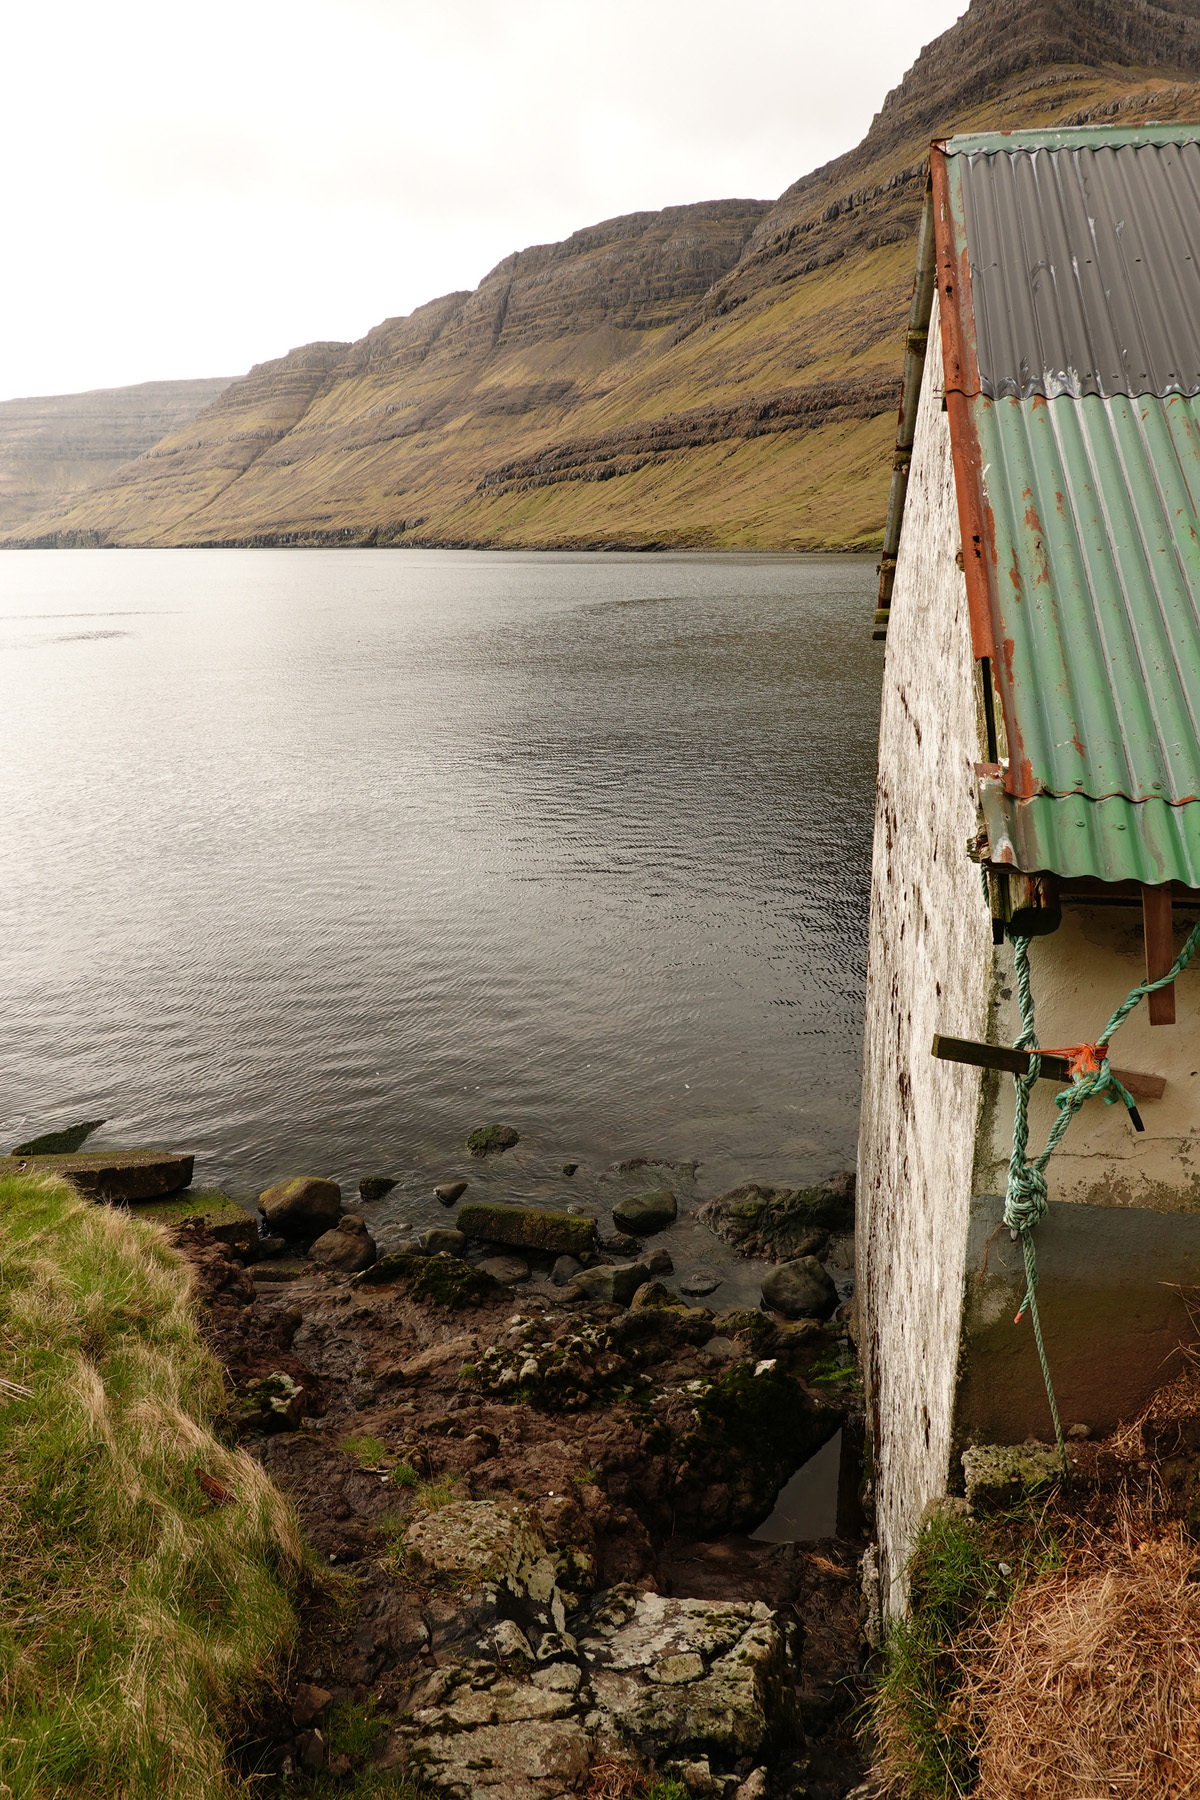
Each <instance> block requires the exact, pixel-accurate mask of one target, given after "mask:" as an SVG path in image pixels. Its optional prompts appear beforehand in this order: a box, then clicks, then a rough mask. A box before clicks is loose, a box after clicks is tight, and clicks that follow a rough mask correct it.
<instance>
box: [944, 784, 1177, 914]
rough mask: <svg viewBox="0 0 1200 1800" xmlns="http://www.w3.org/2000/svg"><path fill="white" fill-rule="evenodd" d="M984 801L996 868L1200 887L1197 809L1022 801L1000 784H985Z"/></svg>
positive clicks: (1072, 799)
mask: <svg viewBox="0 0 1200 1800" xmlns="http://www.w3.org/2000/svg"><path fill="white" fill-rule="evenodd" d="M979 796H980V801H981V803H982V807H983V819H984V824H985V826H986V828H987V834H988V843H989V845H990V856H989V860H990V861H991V862H995V863H1001V864H1008V865H1010V866H1011V867H1013V868H1017V869H1029V870H1033V869H1052V870H1053V871H1054V873H1055V874H1056V875H1060V876H1063V877H1070V878H1071V879H1073V880H1080V879H1082V878H1083V877H1085V876H1087V877H1092V878H1094V879H1096V880H1098V881H1145V882H1149V883H1150V884H1151V886H1157V885H1158V884H1159V883H1161V882H1166V881H1181V882H1183V883H1184V885H1185V886H1186V887H1193V888H1200V806H1170V805H1168V803H1167V802H1166V801H1165V800H1142V801H1140V802H1135V801H1133V800H1123V799H1121V798H1120V797H1119V796H1118V797H1115V798H1113V799H1111V800H1087V799H1085V798H1084V796H1083V795H1082V794H1070V795H1068V796H1067V797H1066V798H1065V799H1062V800H1056V799H1050V798H1049V797H1047V796H1046V795H1043V794H1038V795H1035V797H1034V798H1033V799H1032V800H1018V799H1016V798H1015V797H1014V796H1013V795H1012V794H1009V793H1006V792H1005V789H1004V783H1003V782H1002V781H995V780H983V781H981V782H980V783H979Z"/></svg>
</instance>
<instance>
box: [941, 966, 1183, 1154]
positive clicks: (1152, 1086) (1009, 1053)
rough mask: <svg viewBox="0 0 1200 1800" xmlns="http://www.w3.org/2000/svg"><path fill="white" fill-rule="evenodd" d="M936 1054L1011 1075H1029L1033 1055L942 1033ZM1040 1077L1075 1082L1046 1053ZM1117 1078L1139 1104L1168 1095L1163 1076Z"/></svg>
mask: <svg viewBox="0 0 1200 1800" xmlns="http://www.w3.org/2000/svg"><path fill="white" fill-rule="evenodd" d="M1168 966H1169V965H1168ZM932 1054H933V1055H934V1056H936V1057H939V1058H940V1059H941V1061H942V1062H957V1063H969V1064H970V1065H971V1066H972V1067H973V1068H977V1069H1001V1070H1003V1071H1005V1072H1006V1073H1007V1074H1009V1075H1028V1073H1029V1052H1028V1051H1027V1050H1014V1049H1013V1048H1012V1046H1011V1045H1009V1044H980V1043H976V1042H975V1040H974V1039H973V1038H955V1037H944V1036H942V1035H941V1034H940V1033H939V1034H938V1035H937V1036H936V1037H935V1038H934V1040H933V1052H932ZM1039 1074H1040V1077H1041V1079H1042V1080H1043V1081H1055V1082H1057V1083H1058V1084H1059V1085H1060V1086H1062V1087H1066V1086H1067V1085H1068V1084H1069V1083H1070V1080H1071V1065H1070V1064H1069V1062H1068V1061H1067V1059H1066V1057H1065V1056H1051V1055H1049V1054H1048V1053H1046V1052H1043V1053H1042V1056H1041V1063H1040V1068H1039ZM1113 1074H1114V1075H1115V1076H1116V1078H1117V1080H1118V1081H1119V1082H1120V1083H1121V1086H1122V1087H1123V1088H1127V1089H1128V1091H1129V1092H1130V1093H1131V1094H1132V1095H1133V1097H1134V1099H1135V1100H1161V1099H1162V1097H1163V1094H1164V1093H1165V1092H1166V1087H1167V1082H1166V1077H1165V1076H1163V1075H1147V1074H1145V1073H1143V1072H1141V1071H1139V1070H1137V1069H1113ZM1138 1129H1139V1130H1140V1129H1141V1126H1140V1125H1139V1126H1138Z"/></svg>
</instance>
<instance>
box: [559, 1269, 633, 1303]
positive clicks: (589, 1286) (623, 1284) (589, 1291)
mask: <svg viewBox="0 0 1200 1800" xmlns="http://www.w3.org/2000/svg"><path fill="white" fill-rule="evenodd" d="M649 1279H650V1271H649V1269H648V1268H647V1267H646V1265H645V1263H643V1262H635V1263H600V1264H598V1265H597V1267H596V1268H594V1269H580V1271H579V1273H578V1275H574V1276H572V1278H571V1280H570V1281H569V1282H568V1283H567V1285H566V1287H565V1288H564V1289H563V1294H564V1297H569V1298H571V1299H574V1300H605V1301H607V1302H608V1304H609V1305H610V1306H628V1305H629V1303H630V1301H631V1300H632V1299H633V1296H634V1295H635V1294H636V1293H637V1291H638V1289H639V1288H640V1287H641V1285H642V1283H643V1282H644V1281H648V1280H649Z"/></svg>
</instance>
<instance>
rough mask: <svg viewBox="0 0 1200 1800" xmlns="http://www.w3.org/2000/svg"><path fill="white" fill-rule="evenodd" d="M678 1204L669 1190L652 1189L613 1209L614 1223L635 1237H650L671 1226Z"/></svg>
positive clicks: (622, 1202)
mask: <svg viewBox="0 0 1200 1800" xmlns="http://www.w3.org/2000/svg"><path fill="white" fill-rule="evenodd" d="M678 1214H679V1204H678V1202H677V1201H676V1199H675V1196H674V1194H673V1193H672V1192H671V1190H670V1188H653V1189H651V1190H650V1192H648V1193H645V1194H632V1195H630V1197H629V1198H628V1199H626V1200H619V1201H618V1202H617V1204H616V1205H615V1206H614V1207H613V1220H614V1223H615V1224H617V1225H618V1226H620V1228H621V1230H622V1231H628V1232H631V1233H632V1234H633V1235H634V1236H635V1237H650V1236H651V1235H652V1234H653V1233H654V1232H656V1231H664V1230H665V1229H666V1227H667V1226H668V1225H673V1224H674V1223H675V1220H676V1218H677V1217H678Z"/></svg>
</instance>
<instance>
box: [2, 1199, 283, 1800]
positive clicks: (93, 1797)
mask: <svg viewBox="0 0 1200 1800" xmlns="http://www.w3.org/2000/svg"><path fill="white" fill-rule="evenodd" d="M188 1291H189V1279H188V1274H187V1271H186V1269H185V1267H184V1265H183V1264H182V1263H181V1261H180V1260H179V1258H178V1257H177V1256H176V1255H175V1253H174V1252H173V1251H172V1250H170V1248H169V1247H168V1245H167V1242H166V1239H165V1236H164V1234H163V1233H162V1232H161V1231H159V1230H157V1229H156V1228H154V1227H153V1226H148V1225H144V1224H142V1223H140V1222H139V1221H137V1220H135V1219H134V1218H133V1217H132V1216H131V1215H130V1214H129V1213H128V1212H127V1211H124V1210H122V1209H117V1208H112V1207H107V1206H93V1205H89V1204H88V1203H87V1202H85V1201H83V1200H81V1199H80V1198H79V1197H78V1195H77V1194H76V1193H75V1191H74V1189H73V1188H71V1187H70V1186H68V1185H67V1184H66V1183H65V1182H62V1181H60V1180H56V1179H53V1178H49V1179H43V1178H35V1177H20V1176H16V1177H8V1178H3V1179H0V1374H2V1375H3V1376H5V1377H6V1378H7V1380H8V1381H9V1382H10V1383H17V1384H19V1385H20V1387H22V1388H25V1389H28V1390H29V1392H28V1394H27V1395H26V1394H23V1393H11V1392H10V1390H9V1389H7V1388H6V1389H5V1390H4V1395H5V1398H4V1399H3V1401H2V1404H0V1479H2V1482H3V1492H4V1506H3V1508H2V1509H0V1793H11V1794H13V1795H21V1796H29V1797H30V1800H34V1797H37V1800H42V1797H43V1796H44V1797H45V1800H50V1797H52V1796H53V1797H54V1800H105V1797H107V1796H117V1795H120V1796H121V1800H224V1797H225V1796H227V1795H231V1794H233V1793H234V1792H235V1791H236V1789H235V1785H234V1783H233V1781H232V1778H231V1776H230V1774H229V1771H228V1768H227V1764H226V1745H227V1741H228V1735H229V1733H230V1732H231V1731H232V1730H233V1729H234V1728H235V1726H236V1725H237V1723H238V1721H239V1719H240V1718H241V1717H242V1716H243V1715H244V1713H245V1711H246V1709H247V1708H249V1707H252V1706H253V1705H254V1703H255V1701H256V1700H257V1698H258V1696H259V1695H260V1693H261V1692H262V1690H263V1689H264V1687H265V1686H266V1685H267V1684H269V1683H270V1682H271V1681H272V1679H273V1678H274V1675H275V1672H276V1670H277V1669H278V1667H279V1664H280V1662H281V1659H282V1658H283V1657H285V1656H286V1654H287V1653H288V1651H289V1649H290V1647H291V1645H292V1644H293V1643H294V1641H295V1636H296V1618H295V1613H294V1611H293V1608H292V1603H291V1598H290V1589H291V1587H292V1584H293V1583H294V1582H295V1580H296V1579H297V1577H298V1576H299V1574H300V1572H301V1570H302V1567H303V1566H304V1564H305V1562H306V1552H305V1549H304V1546H303V1542H302V1539H301V1536H300V1533H299V1529H298V1527H297V1524H296V1521H295V1518H294V1516H293V1514H292V1512H291V1510H290V1508H289V1507H288V1506H287V1504H286V1502H285V1501H284V1499H283V1497H282V1496H281V1495H280V1494H279V1493H278V1492H277V1490H276V1489H275V1488H274V1487H273V1486H272V1484H271V1482H270V1481H269V1480H268V1479H267V1476H266V1475H265V1473H264V1472H263V1470H262V1469H261V1468H260V1467H259V1466H258V1464H257V1463H255V1462H253V1461H252V1460H251V1459H250V1458H249V1457H248V1456H246V1455H245V1454H244V1453H242V1452H240V1451H238V1450H233V1449H229V1448H227V1447H225V1446H224V1445H222V1444H221V1443H220V1442H219V1441H218V1439H217V1438H216V1437H215V1436H214V1435H213V1431H212V1429H211V1424H212V1421H213V1420H214V1418H215V1417H216V1416H217V1414H218V1413H219V1412H220V1410H221V1407H222V1405H223V1400H224V1394H223V1387H222V1378H221V1372H220V1369H219V1367H218V1365H217V1364H216V1362H215V1361H214V1360H213V1358H212V1357H211V1356H210V1355H209V1353H208V1352H207V1351H206V1350H205V1348H204V1346H203V1344H202V1342H201V1340H200V1337H199V1334H198V1332H197V1329H196V1325H195V1322H194V1320H193V1318H192V1316H191V1313H190V1311H189V1307H188ZM201 1477H203V1478H204V1483H202V1481H201ZM205 1484H207V1485H205Z"/></svg>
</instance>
